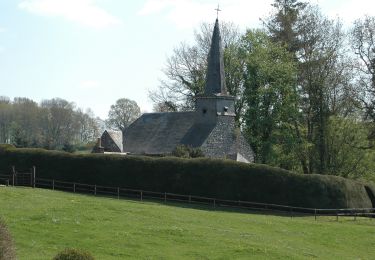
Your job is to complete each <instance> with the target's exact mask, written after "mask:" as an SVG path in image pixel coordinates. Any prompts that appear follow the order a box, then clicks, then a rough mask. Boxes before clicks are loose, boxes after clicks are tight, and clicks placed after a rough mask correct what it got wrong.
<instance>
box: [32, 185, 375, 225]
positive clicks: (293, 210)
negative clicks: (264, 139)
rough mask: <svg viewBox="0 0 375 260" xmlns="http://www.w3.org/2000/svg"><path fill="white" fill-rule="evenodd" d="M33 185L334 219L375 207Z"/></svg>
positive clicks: (371, 212) (367, 212) (372, 213)
mask: <svg viewBox="0 0 375 260" xmlns="http://www.w3.org/2000/svg"><path fill="white" fill-rule="evenodd" d="M35 187H38V188H47V189H52V190H61V191H69V192H74V193H82V194H92V195H101V196H110V197H115V198H117V199H120V198H133V199H139V200H141V201H143V200H145V199H147V200H158V201H164V202H168V201H170V202H183V203H194V204H204V205H211V206H213V207H214V208H217V207H232V208H240V209H249V210H257V211H277V212H283V213H286V214H288V215H290V216H291V217H293V216H294V215H300V214H307V215H314V217H315V220H316V219H317V217H318V216H336V220H338V218H339V216H352V217H354V219H356V218H357V217H374V216H375V208H351V209H315V208H303V207H292V206H284V205H276V204H267V203H258V202H249V201H241V200H238V201H234V200H223V199H217V198H208V197H201V196H193V195H182V194H175V193H169V192H154V191H144V190H136V189H128V188H120V187H108V186H100V185H93V184H83V183H76V182H66V181H57V180H51V179H42V178H36V181H35Z"/></svg>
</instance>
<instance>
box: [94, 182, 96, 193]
mask: <svg viewBox="0 0 375 260" xmlns="http://www.w3.org/2000/svg"><path fill="white" fill-rule="evenodd" d="M94 195H96V184H95V185H94Z"/></svg>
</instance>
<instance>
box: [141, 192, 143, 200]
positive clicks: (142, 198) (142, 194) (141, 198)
mask: <svg viewBox="0 0 375 260" xmlns="http://www.w3.org/2000/svg"><path fill="white" fill-rule="evenodd" d="M141 201H143V191H141Z"/></svg>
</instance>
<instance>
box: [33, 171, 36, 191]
mask: <svg viewBox="0 0 375 260" xmlns="http://www.w3.org/2000/svg"><path fill="white" fill-rule="evenodd" d="M35 173H36V167H35V166H33V188H35V182H36V181H35Z"/></svg>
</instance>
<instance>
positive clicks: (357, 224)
mask: <svg viewBox="0 0 375 260" xmlns="http://www.w3.org/2000/svg"><path fill="white" fill-rule="evenodd" d="M0 217H2V218H3V219H4V220H5V222H6V223H7V225H8V227H9V229H10V231H11V233H12V235H13V239H14V240H15V244H16V250H17V255H18V258H19V259H21V260H22V259H27V260H29V259H51V258H52V257H53V256H54V255H56V254H57V252H59V251H61V250H62V249H64V248H66V247H75V248H82V249H85V250H88V251H90V252H91V253H92V254H93V255H94V256H95V257H96V259H128V258H129V259H249V258H253V259H286V258H289V259H312V258H318V259H375V219H374V220H370V219H362V218H361V219H359V220H357V221H353V219H352V218H341V219H340V220H339V221H338V222H336V220H335V218H334V217H333V218H331V217H319V218H318V221H315V220H314V217H294V218H290V217H288V216H276V215H263V214H256V213H251V212H241V211H233V210H212V208H209V207H203V206H202V207H200V206H191V207H189V205H186V204H167V205H165V204H162V203H155V202H139V201H131V200H116V199H110V198H99V197H92V196H85V195H77V194H70V193H64V192H58V191H50V190H42V189H31V188H11V187H0Z"/></svg>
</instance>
